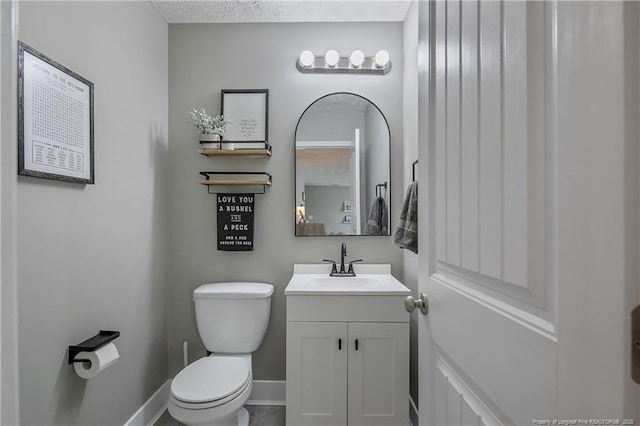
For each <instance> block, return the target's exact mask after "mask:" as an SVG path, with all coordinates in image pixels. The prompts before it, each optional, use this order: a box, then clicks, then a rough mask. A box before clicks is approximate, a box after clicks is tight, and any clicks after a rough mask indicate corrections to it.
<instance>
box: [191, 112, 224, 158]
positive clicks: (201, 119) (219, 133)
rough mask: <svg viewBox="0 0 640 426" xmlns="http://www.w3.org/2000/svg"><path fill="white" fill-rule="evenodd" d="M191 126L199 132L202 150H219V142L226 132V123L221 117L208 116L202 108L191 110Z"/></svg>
mask: <svg viewBox="0 0 640 426" xmlns="http://www.w3.org/2000/svg"><path fill="white" fill-rule="evenodd" d="M189 114H190V115H191V124H193V125H194V126H195V127H196V129H198V130H199V131H200V143H201V144H202V147H203V148H220V140H221V139H222V137H223V136H224V134H225V133H226V132H227V124H228V122H227V121H225V119H224V118H223V117H222V116H221V115H216V116H213V117H212V116H210V115H209V114H207V112H206V111H205V110H204V108H200V109H199V110H198V109H192V110H191V111H189Z"/></svg>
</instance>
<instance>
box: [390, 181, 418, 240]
mask: <svg viewBox="0 0 640 426" xmlns="http://www.w3.org/2000/svg"><path fill="white" fill-rule="evenodd" d="M393 243H394V244H395V245H397V246H399V247H400V248H404V249H407V250H411V251H412V252H414V253H418V181H415V182H413V183H412V184H411V185H409V188H407V195H406V196H405V199H404V203H403V204H402V210H401V211H400V223H399V224H398V226H396V229H395V230H394V232H393Z"/></svg>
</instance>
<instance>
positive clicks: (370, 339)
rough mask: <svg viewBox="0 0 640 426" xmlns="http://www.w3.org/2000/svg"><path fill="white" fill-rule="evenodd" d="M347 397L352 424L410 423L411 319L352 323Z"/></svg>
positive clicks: (403, 425)
mask: <svg viewBox="0 0 640 426" xmlns="http://www.w3.org/2000/svg"><path fill="white" fill-rule="evenodd" d="M356 341H357V347H356ZM348 398H349V415H348V425H349V426H357V425H385V426H392V425H402V426H405V425H407V424H409V324H408V323H353V322H351V323H349V396H348Z"/></svg>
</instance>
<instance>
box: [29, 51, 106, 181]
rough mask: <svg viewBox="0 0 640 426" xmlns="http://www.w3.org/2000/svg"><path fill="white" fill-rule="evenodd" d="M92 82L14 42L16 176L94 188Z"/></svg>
mask: <svg viewBox="0 0 640 426" xmlns="http://www.w3.org/2000/svg"><path fill="white" fill-rule="evenodd" d="M93 127H94V117H93V83H92V82H90V81H89V80H87V79H86V78H84V77H82V76H80V75H78V74H76V73H75V72H73V71H71V70H70V69H68V68H66V67H64V66H63V65H60V64H59V63H57V62H56V61H54V60H53V59H51V58H48V57H47V56H45V55H43V54H42V53H40V52H38V51H36V50H35V49H33V48H31V47H29V46H27V45H26V44H24V43H22V42H18V174H20V175H25V176H33V177H38V178H45V179H54V180H61V181H66V182H73V183H84V184H93V183H95V170H94V153H93V132H94V130H93Z"/></svg>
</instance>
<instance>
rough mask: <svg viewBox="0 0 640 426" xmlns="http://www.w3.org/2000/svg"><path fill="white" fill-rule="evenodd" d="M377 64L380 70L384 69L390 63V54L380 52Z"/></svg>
mask: <svg viewBox="0 0 640 426" xmlns="http://www.w3.org/2000/svg"><path fill="white" fill-rule="evenodd" d="M375 63H376V66H377V67H378V68H384V67H386V66H387V64H388V63H389V52H387V51H386V50H380V51H378V53H376V57H375Z"/></svg>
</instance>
